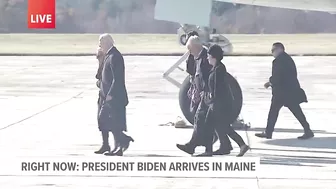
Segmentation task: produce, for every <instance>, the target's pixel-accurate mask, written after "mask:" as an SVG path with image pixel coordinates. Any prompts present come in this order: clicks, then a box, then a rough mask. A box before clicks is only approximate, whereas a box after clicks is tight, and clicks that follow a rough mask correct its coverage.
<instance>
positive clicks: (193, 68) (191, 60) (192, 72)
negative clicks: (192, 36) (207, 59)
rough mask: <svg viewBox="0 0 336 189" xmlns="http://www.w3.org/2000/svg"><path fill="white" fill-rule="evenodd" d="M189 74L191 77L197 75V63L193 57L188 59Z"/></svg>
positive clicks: (190, 56)
mask: <svg viewBox="0 0 336 189" xmlns="http://www.w3.org/2000/svg"><path fill="white" fill-rule="evenodd" d="M186 63H187V70H186V71H187V73H188V74H189V75H191V76H195V73H196V62H195V59H194V56H193V55H191V54H190V55H189V56H188V58H187V61H186Z"/></svg>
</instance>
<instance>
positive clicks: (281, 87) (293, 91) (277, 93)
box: [255, 42, 314, 139]
mask: <svg viewBox="0 0 336 189" xmlns="http://www.w3.org/2000/svg"><path fill="white" fill-rule="evenodd" d="M272 55H273V56H274V58H275V59H274V60H273V65H272V76H271V77H270V78H269V81H268V82H266V83H265V85H264V87H265V88H266V89H267V88H269V87H272V102H271V107H270V110H269V113H268V119H267V126H266V129H265V131H264V132H262V133H256V134H255V136H257V137H260V138H267V139H271V138H272V134H273V131H274V127H275V123H276V121H277V119H278V116H279V111H280V109H281V108H282V107H283V106H285V107H287V108H288V109H289V110H290V111H291V112H292V113H293V115H294V116H295V117H296V119H297V120H298V121H299V122H300V124H301V125H302V127H303V129H304V134H303V135H302V136H299V137H298V139H309V138H312V137H314V133H313V131H312V130H311V129H310V126H309V123H308V122H307V119H306V116H305V115H304V114H303V112H302V109H301V107H300V104H301V103H303V102H308V100H307V96H306V93H305V91H304V90H303V89H302V88H301V86H300V83H299V80H298V78H297V70H296V66H295V62H294V60H293V59H292V58H291V57H290V56H289V55H288V54H287V53H286V52H285V47H284V45H283V44H282V43H279V42H277V43H274V44H273V45H272Z"/></svg>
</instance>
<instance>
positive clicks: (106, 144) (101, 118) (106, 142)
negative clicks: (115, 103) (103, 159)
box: [94, 97, 111, 154]
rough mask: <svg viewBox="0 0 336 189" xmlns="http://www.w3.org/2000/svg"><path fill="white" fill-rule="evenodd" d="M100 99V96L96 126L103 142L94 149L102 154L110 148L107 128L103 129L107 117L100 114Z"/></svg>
mask: <svg viewBox="0 0 336 189" xmlns="http://www.w3.org/2000/svg"><path fill="white" fill-rule="evenodd" d="M102 104H103V102H102V100H101V97H98V113H97V122H98V127H99V130H100V132H101V135H102V140H103V144H102V146H101V147H100V149H99V150H97V151H95V152H94V153H96V154H104V153H105V152H109V151H110V150H111V147H110V144H109V132H108V130H105V126H104V124H105V123H106V122H107V120H106V119H107V117H106V116H105V115H104V114H102V112H101V108H102Z"/></svg>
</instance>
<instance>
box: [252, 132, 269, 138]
mask: <svg viewBox="0 0 336 189" xmlns="http://www.w3.org/2000/svg"><path fill="white" fill-rule="evenodd" d="M255 136H256V137H259V138H266V139H272V134H268V133H266V132H262V133H256V134H255Z"/></svg>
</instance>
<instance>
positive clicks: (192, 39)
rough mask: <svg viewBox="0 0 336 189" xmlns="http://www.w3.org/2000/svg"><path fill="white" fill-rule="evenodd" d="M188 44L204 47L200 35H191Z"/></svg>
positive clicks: (188, 45)
mask: <svg viewBox="0 0 336 189" xmlns="http://www.w3.org/2000/svg"><path fill="white" fill-rule="evenodd" d="M186 46H187V47H190V46H201V47H202V46H203V43H202V41H201V39H200V38H199V37H198V36H191V37H189V39H188V41H187V44H186Z"/></svg>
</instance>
